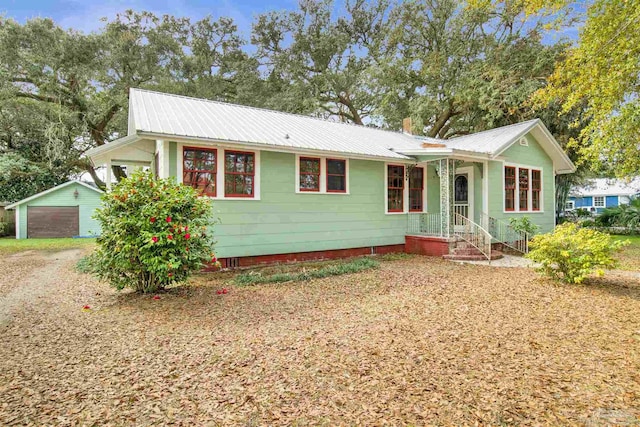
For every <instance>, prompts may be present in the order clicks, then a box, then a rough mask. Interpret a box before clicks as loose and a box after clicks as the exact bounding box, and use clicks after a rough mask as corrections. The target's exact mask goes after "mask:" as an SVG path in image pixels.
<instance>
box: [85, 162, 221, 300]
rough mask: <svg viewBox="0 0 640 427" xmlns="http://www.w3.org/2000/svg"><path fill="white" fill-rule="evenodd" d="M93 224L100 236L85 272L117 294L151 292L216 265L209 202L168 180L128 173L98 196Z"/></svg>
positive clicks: (142, 173) (196, 193) (190, 190)
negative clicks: (99, 201) (98, 227)
mask: <svg viewBox="0 0 640 427" xmlns="http://www.w3.org/2000/svg"><path fill="white" fill-rule="evenodd" d="M94 218H96V219H97V220H98V221H99V222H100V225H101V226H102V235H101V236H100V237H98V239H97V243H98V247H97V249H96V250H95V251H94V252H93V253H92V254H91V255H90V257H89V262H88V264H89V265H90V268H89V269H90V272H92V273H93V274H95V275H96V276H97V277H99V278H100V279H103V280H106V281H108V282H109V283H111V284H112V285H113V286H115V287H116V288H118V289H123V288H125V287H131V288H133V289H135V290H136V291H138V292H143V293H149V292H155V291H156V290H158V289H162V288H164V287H165V286H167V285H169V284H171V283H174V282H184V281H186V280H187V278H188V277H189V275H190V274H191V273H192V272H194V271H198V270H199V269H201V268H202V266H203V265H204V264H205V263H209V262H214V263H215V262H216V259H215V255H214V254H213V243H214V242H213V238H212V236H211V235H210V234H209V231H208V228H209V227H210V226H211V225H212V223H213V220H212V218H211V205H210V201H209V199H207V198H202V197H199V194H198V192H197V191H196V190H194V189H193V188H191V187H187V186H185V185H182V184H176V183H175V182H174V181H173V180H170V179H163V180H156V179H154V178H153V176H152V175H151V174H150V173H147V172H136V173H133V174H132V175H131V176H130V177H129V178H127V179H124V180H122V181H121V182H120V183H118V184H117V185H115V186H114V187H113V189H112V190H111V191H109V192H107V193H105V194H104V195H103V196H102V206H101V207H100V208H99V209H97V211H96V214H95V215H94Z"/></svg>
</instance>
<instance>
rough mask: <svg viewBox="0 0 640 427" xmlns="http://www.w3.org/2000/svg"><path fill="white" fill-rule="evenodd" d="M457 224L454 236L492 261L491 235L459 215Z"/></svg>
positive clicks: (456, 216)
mask: <svg viewBox="0 0 640 427" xmlns="http://www.w3.org/2000/svg"><path fill="white" fill-rule="evenodd" d="M455 224H456V227H454V230H453V234H454V235H455V236H456V237H459V238H461V239H462V240H464V241H465V242H467V243H469V244H470V245H471V246H473V247H474V248H476V249H477V250H479V251H480V252H481V253H482V255H484V256H485V257H486V258H487V259H488V260H489V261H491V241H492V240H493V237H492V236H491V234H490V233H489V232H488V231H487V230H485V229H484V228H482V226H480V224H476V223H475V222H473V221H471V220H470V219H469V218H467V217H466V216H463V215H460V214H459V213H456V214H455Z"/></svg>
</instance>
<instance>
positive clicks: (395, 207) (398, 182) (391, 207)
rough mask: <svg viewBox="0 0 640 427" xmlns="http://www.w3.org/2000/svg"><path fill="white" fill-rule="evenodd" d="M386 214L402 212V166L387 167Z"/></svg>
mask: <svg viewBox="0 0 640 427" xmlns="http://www.w3.org/2000/svg"><path fill="white" fill-rule="evenodd" d="M387 212H404V166H402V165H387Z"/></svg>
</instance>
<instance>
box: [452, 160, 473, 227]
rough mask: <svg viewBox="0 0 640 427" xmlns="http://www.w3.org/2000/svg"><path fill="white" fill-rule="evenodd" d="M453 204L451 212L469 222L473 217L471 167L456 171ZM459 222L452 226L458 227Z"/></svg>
mask: <svg viewBox="0 0 640 427" xmlns="http://www.w3.org/2000/svg"><path fill="white" fill-rule="evenodd" d="M453 193H454V203H453V211H454V212H455V213H457V214H460V215H462V216H464V217H466V218H469V219H470V220H471V221H474V216H473V167H465V168H460V169H456V176H455V178H454V181H453ZM458 222H459V221H455V218H454V224H455V225H458Z"/></svg>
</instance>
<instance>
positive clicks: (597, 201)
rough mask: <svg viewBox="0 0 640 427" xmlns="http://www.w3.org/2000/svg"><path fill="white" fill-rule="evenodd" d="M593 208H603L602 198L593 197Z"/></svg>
mask: <svg viewBox="0 0 640 427" xmlns="http://www.w3.org/2000/svg"><path fill="white" fill-rule="evenodd" d="M593 206H594V207H596V208H604V196H594V198H593Z"/></svg>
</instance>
